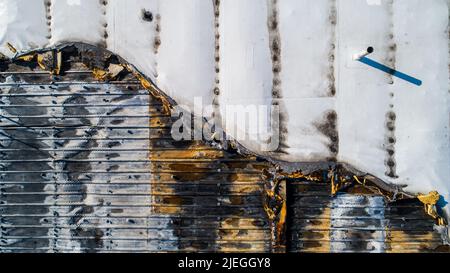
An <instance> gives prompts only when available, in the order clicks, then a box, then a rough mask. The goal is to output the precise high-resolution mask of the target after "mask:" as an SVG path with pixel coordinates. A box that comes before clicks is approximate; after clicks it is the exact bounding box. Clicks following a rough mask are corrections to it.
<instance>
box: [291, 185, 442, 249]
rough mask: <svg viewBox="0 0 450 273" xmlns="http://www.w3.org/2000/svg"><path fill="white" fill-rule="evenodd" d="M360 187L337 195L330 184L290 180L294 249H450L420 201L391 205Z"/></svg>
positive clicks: (292, 245) (406, 201)
mask: <svg viewBox="0 0 450 273" xmlns="http://www.w3.org/2000/svg"><path fill="white" fill-rule="evenodd" d="M357 188H358V187H356V188H353V190H350V191H349V192H347V193H345V192H343V193H338V194H337V195H336V196H335V197H332V196H330V184H328V183H320V182H319V183H318V182H309V181H297V182H292V183H290V184H289V188H288V191H289V192H290V195H289V196H288V200H289V202H288V204H289V209H288V216H289V218H288V219H289V221H290V223H289V225H288V231H287V232H288V240H287V242H288V251H295V252H402V253H405V252H441V251H444V252H447V251H448V247H446V246H445V245H444V243H443V240H442V238H441V235H440V234H439V232H437V231H436V230H435V229H434V227H435V221H434V220H433V219H432V218H430V217H429V216H428V215H427V214H426V213H425V211H424V210H423V205H422V204H421V203H420V202H419V201H418V200H417V199H410V200H401V201H397V202H394V203H386V201H385V200H384V199H383V197H382V196H380V195H374V194H373V193H371V192H368V191H367V190H365V189H361V188H359V189H357Z"/></svg>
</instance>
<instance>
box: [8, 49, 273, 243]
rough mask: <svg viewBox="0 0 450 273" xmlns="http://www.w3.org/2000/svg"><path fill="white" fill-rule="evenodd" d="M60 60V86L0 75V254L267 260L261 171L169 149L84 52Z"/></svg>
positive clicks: (134, 84) (128, 78) (24, 70)
mask: <svg viewBox="0 0 450 273" xmlns="http://www.w3.org/2000/svg"><path fill="white" fill-rule="evenodd" d="M64 55H65V58H66V59H65V60H66V62H65V69H66V70H68V71H65V72H64V74H63V75H60V76H51V75H49V74H48V73H47V72H45V71H42V70H41V69H40V68H38V67H37V65H36V64H35V63H34V62H20V61H19V62H17V63H12V64H6V65H3V67H2V72H1V76H0V77H1V83H0V88H1V94H0V98H1V105H2V107H1V109H0V111H1V113H0V114H1V116H0V126H1V130H0V144H1V146H0V160H1V161H0V162H1V173H0V188H1V198H0V202H1V203H0V220H1V222H0V225H1V238H0V251H3V252H10V251H13V252H22V251H25V252H47V251H49V252H67V251H75V252H79V251H81V252H84V251H88V252H94V251H98V252H105V251H106V252H107V251H126V252H137V251H138V252H140V251H145V252H147V251H158V252H161V251H162V252H165V251H251V252H261V251H269V250H270V247H271V245H270V236H271V235H270V234H271V233H270V229H269V225H268V222H267V219H266V218H265V212H264V209H263V207H262V206H261V204H262V190H263V181H262V178H261V170H262V168H267V164H268V163H267V162H261V161H258V160H257V158H255V157H246V156H241V155H239V154H237V152H235V151H230V152H227V151H222V150H219V149H217V148H213V147H211V146H210V145H208V144H207V143H206V142H201V141H174V140H173V139H172V138H171V136H170V126H171V125H172V118H171V117H170V113H164V111H163V105H162V103H161V101H160V100H158V99H156V98H155V97H154V96H152V95H150V94H149V92H148V91H147V90H145V89H143V88H142V87H141V86H140V82H139V81H137V79H136V78H134V77H133V76H132V75H131V74H124V75H122V76H121V77H120V79H117V80H115V81H110V82H98V81H97V80H96V79H95V78H94V76H95V73H94V74H93V73H92V71H91V70H89V69H87V68H86V67H85V66H84V65H83V64H82V63H81V62H80V60H84V58H88V57H89V55H88V54H87V52H77V51H76V50H75V49H74V48H72V47H69V48H67V49H66V50H64ZM96 57H98V56H92V59H91V61H92V62H95V58H96ZM106 66H107V65H106Z"/></svg>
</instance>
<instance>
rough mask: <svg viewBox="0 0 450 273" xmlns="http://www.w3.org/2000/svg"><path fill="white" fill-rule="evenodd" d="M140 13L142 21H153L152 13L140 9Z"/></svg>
mask: <svg viewBox="0 0 450 273" xmlns="http://www.w3.org/2000/svg"><path fill="white" fill-rule="evenodd" d="M141 13H142V20H144V21H146V22H151V21H153V13H152V12H151V11H149V10H145V9H142V11H141Z"/></svg>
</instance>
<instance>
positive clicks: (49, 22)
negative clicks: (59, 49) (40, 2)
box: [44, 0, 52, 41]
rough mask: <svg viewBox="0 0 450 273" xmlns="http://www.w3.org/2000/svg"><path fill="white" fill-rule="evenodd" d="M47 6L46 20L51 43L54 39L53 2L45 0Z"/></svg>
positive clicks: (48, 37)
mask: <svg viewBox="0 0 450 273" xmlns="http://www.w3.org/2000/svg"><path fill="white" fill-rule="evenodd" d="M44 5H45V19H46V24H47V32H48V34H47V37H46V38H47V40H49V41H50V39H51V38H52V15H51V13H52V1H51V0H45V2H44Z"/></svg>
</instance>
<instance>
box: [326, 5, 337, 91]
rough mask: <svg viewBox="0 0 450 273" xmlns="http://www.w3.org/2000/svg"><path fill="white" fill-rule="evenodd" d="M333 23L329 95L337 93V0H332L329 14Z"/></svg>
mask: <svg viewBox="0 0 450 273" xmlns="http://www.w3.org/2000/svg"><path fill="white" fill-rule="evenodd" d="M328 20H329V23H330V25H331V44H330V49H329V53H328V64H329V65H328V75H327V79H328V92H329V96H335V95H336V77H335V72H334V70H335V59H336V25H337V8H336V0H330V13H329V16H328Z"/></svg>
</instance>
